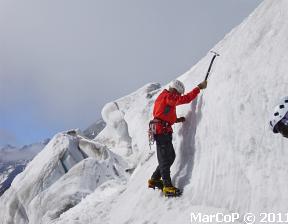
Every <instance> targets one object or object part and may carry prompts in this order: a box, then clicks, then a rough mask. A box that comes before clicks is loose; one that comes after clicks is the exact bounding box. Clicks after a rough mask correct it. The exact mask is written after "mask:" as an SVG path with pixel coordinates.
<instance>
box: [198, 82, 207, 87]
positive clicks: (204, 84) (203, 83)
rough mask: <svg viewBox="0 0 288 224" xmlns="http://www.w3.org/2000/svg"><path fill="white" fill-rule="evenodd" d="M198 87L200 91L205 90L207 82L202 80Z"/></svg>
mask: <svg viewBox="0 0 288 224" xmlns="http://www.w3.org/2000/svg"><path fill="white" fill-rule="evenodd" d="M198 87H199V88H200V89H206V87H207V80H204V81H203V82H201V83H200V84H199V85H198Z"/></svg>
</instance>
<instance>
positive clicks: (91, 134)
mask: <svg viewBox="0 0 288 224" xmlns="http://www.w3.org/2000/svg"><path fill="white" fill-rule="evenodd" d="M105 126H106V123H105V122H104V120H103V119H99V120H98V121H96V122H95V123H93V124H91V125H90V126H89V127H88V128H86V129H85V130H84V131H83V134H84V136H85V137H87V138H89V139H94V138H95V137H96V136H97V135H98V134H99V133H100V132H101V131H102V130H103V129H104V128H105Z"/></svg>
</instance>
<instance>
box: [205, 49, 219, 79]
mask: <svg viewBox="0 0 288 224" xmlns="http://www.w3.org/2000/svg"><path fill="white" fill-rule="evenodd" d="M210 52H211V53H212V54H214V55H213V58H212V60H211V62H210V65H209V68H208V71H207V74H206V77H205V81H207V79H208V76H209V74H210V71H211V68H212V65H213V62H214V60H215V58H216V57H217V56H220V54H218V53H216V52H215V51H210Z"/></svg>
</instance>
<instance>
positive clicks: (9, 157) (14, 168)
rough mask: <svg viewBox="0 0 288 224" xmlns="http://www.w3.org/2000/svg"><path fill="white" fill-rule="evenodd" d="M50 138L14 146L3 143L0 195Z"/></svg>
mask: <svg viewBox="0 0 288 224" xmlns="http://www.w3.org/2000/svg"><path fill="white" fill-rule="evenodd" d="M49 141H50V139H45V140H44V141H42V142H40V143H34V144H30V145H24V146H22V147H15V146H12V145H5V146H3V147H1V148H0V196H1V195H2V194H3V193H4V192H5V191H6V190H7V189H8V188H9V187H10V186H11V183H12V181H13V180H14V178H15V177H16V176H17V175H18V174H19V173H21V172H22V171H23V170H24V169H25V167H26V166H27V164H28V163H29V162H30V161H31V160H32V159H33V158H34V157H35V156H36V155H37V154H38V153H39V152H40V151H41V150H42V149H43V148H44V147H45V146H46V145H47V144H48V142H49Z"/></svg>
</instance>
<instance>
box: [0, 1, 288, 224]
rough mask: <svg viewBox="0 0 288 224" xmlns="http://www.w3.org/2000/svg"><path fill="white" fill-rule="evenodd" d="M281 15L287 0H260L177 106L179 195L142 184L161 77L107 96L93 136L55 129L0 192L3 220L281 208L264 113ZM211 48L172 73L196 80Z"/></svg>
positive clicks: (275, 72) (269, 106)
mask: <svg viewBox="0 0 288 224" xmlns="http://www.w3.org/2000/svg"><path fill="white" fill-rule="evenodd" d="M287 21H288V1H286V0H278V1H273V0H266V1H264V2H263V3H262V4H261V5H260V6H259V7H258V8H257V9H256V10H255V11H254V12H253V13H252V14H251V15H250V16H249V17H248V18H247V19H246V20H245V21H244V22H243V23H242V24H240V25H239V26H238V27H236V28H235V29H234V30H232V32H231V33H229V34H228V35H227V36H226V37H225V38H224V39H223V40H222V41H221V42H220V43H218V44H217V45H216V46H215V47H214V48H213V49H214V50H216V51H217V52H218V53H220V54H221V56H220V57H219V58H217V59H216V61H215V66H214V67H213V69H212V72H211V76H210V78H209V82H208V88H207V89H206V90H204V91H202V93H201V94H200V95H199V96H198V97H197V99H196V100H194V101H193V103H191V104H187V105H183V106H180V107H179V108H178V110H177V113H178V116H179V117H180V116H185V117H186V122H185V123H184V124H176V125H175V126H174V136H173V144H174V147H175V151H176V160H175V162H174V165H173V166H172V176H173V182H174V184H175V185H176V186H177V187H180V188H182V189H183V190H184V192H183V195H182V196H181V197H179V198H165V197H163V195H162V194H161V192H160V191H156V190H155V191H154V190H150V189H148V188H147V180H148V179H149V178H150V176H151V174H152V172H153V171H154V169H155V168H156V166H157V159H156V154H155V146H153V147H152V149H149V144H148V139H147V128H148V123H149V120H150V119H151V118H152V117H151V116H152V113H151V112H152V109H153V103H154V100H155V98H156V97H157V95H158V94H159V93H160V92H161V90H162V89H163V88H165V87H167V86H168V85H167V86H164V87H161V86H160V85H159V84H154V83H151V84H147V85H145V86H144V87H142V88H141V89H139V90H137V91H136V92H134V93H132V94H130V95H128V96H125V97H122V98H120V99H118V100H115V101H114V102H110V103H107V104H106V105H105V106H104V108H103V110H102V117H103V120H104V121H105V123H106V127H105V128H104V130H103V131H102V132H101V133H100V134H99V135H98V136H97V137H96V138H95V139H94V140H89V139H86V138H85V137H81V135H80V134H79V133H77V132H76V131H70V132H68V134H67V133H60V134H57V135H56V136H55V137H54V138H53V139H52V140H51V141H50V143H49V144H48V145H47V146H46V147H45V149H44V150H43V151H42V152H41V153H40V154H38V155H37V156H36V157H35V159H34V160H33V161H32V162H31V163H30V164H29V166H28V167H27V168H26V169H25V171H24V172H23V173H21V174H20V175H18V176H17V177H16V179H15V181H13V183H12V187H11V188H10V189H9V190H8V191H7V192H5V194H4V195H3V196H2V197H1V198H0V211H1V213H0V220H1V221H2V223H17V224H18V223H25V224H26V223H32V224H34V223H35V224H36V223H37V224H38V223H53V224H64V223H65V224H66V223H69V224H76V223H77V224H79V223H91V224H93V223H107V224H108V223H109V224H110V223H119V224H121V223H123V224H124V223H125V224H130V223H131V224H132V223H133V224H134V223H145V224H148V223H159V224H160V223H166V224H170V223H171V224H172V223H173V224H175V223H192V221H191V213H197V212H202V213H206V214H216V213H219V212H223V213H225V214H231V213H239V214H240V217H239V220H237V222H234V223H243V218H244V214H245V213H247V212H253V213H255V214H256V215H257V214H259V213H260V212H277V213H280V212H283V213H286V212H287V210H288V204H287V200H288V188H287V185H288V151H287V149H288V142H287V139H284V138H283V137H281V136H280V135H274V134H273V133H272V131H271V130H270V129H269V124H268V122H269V118H270V114H271V112H272V111H273V109H274V106H275V104H276V103H277V102H278V101H279V99H280V98H282V97H283V96H286V95H288V94H287V84H288V76H287V73H288V66H287V62H288V55H287V54H286V52H287V50H288V45H287V41H288V38H287V37H288V24H287ZM211 57H212V55H211V54H207V56H205V57H204V58H203V59H202V60H201V61H200V62H199V63H198V64H196V65H195V66H194V67H193V68H191V70H189V71H188V72H187V73H185V74H184V75H182V76H180V77H179V80H181V81H183V82H184V83H185V86H186V90H190V89H193V88H194V87H195V86H196V85H197V84H198V83H199V82H201V81H202V80H203V78H204V76H205V72H206V71H207V68H208V65H209V63H210V60H211ZM212 221H213V220H212ZM210 223H216V222H215V220H214V221H213V222H210ZM255 223H260V221H259V220H258V219H257V220H256V222H255Z"/></svg>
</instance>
